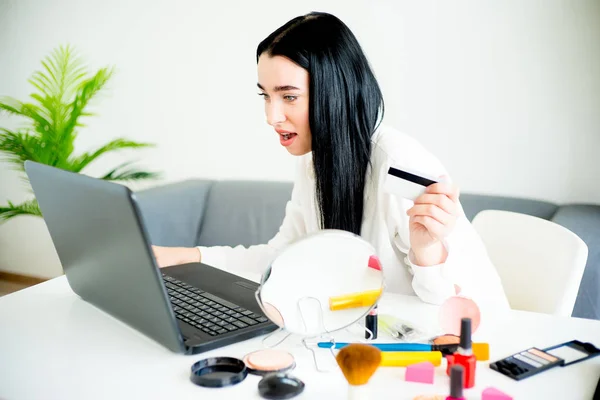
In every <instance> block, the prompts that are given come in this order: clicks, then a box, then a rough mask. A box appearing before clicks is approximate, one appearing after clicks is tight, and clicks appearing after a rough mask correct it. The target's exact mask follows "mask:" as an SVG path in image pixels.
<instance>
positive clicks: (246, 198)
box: [136, 180, 600, 319]
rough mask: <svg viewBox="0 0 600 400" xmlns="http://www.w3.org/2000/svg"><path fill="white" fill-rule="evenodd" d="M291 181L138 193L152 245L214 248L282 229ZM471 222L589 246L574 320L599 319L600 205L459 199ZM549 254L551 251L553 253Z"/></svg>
mask: <svg viewBox="0 0 600 400" xmlns="http://www.w3.org/2000/svg"><path fill="white" fill-rule="evenodd" d="M291 193H292V183H291V182H266V181H210V180H189V181H184V182H178V183H173V184H169V185H164V186H160V187H156V188H152V189H148V190H143V191H139V192H136V197H137V198H138V204H139V206H140V209H141V211H142V215H143V219H144V222H145V226H146V228H147V231H148V234H149V236H150V240H151V242H152V244H155V245H159V246H183V247H192V246H196V245H202V246H215V245H227V246H236V245H238V244H241V245H244V246H250V245H253V244H261V243H266V242H268V241H269V239H271V238H272V237H273V236H274V235H275V234H276V233H277V231H278V230H279V226H280V225H281V222H282V220H283V217H284V214H285V206H286V202H287V201H288V200H289V199H290V197H291ZM460 199H461V203H462V205H463V209H464V211H465V214H466V216H467V218H468V219H469V220H470V221H472V220H473V217H475V215H476V214H477V213H478V212H480V211H482V210H488V209H496V210H507V211H515V212H520V213H523V214H529V215H533V216H536V217H540V218H544V219H547V220H551V221H554V222H556V223H558V224H560V225H563V226H565V227H566V228H567V229H570V230H571V231H573V232H574V233H575V234H577V235H578V236H579V237H581V239H582V240H583V241H584V242H585V243H586V244H587V245H588V249H589V255H588V262H587V265H586V269H585V272H584V275H583V280H582V284H581V287H580V290H579V295H578V297H577V302H576V303H575V309H574V311H573V316H578V317H584V318H594V319H600V206H593V205H562V206H558V205H556V204H552V203H549V202H544V201H539V200H530V199H519V198H511V197H501V196H487V195H480V194H470V193H464V194H461V197H460ZM549 251H551V249H549Z"/></svg>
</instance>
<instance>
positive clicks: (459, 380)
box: [446, 364, 465, 400]
mask: <svg viewBox="0 0 600 400" xmlns="http://www.w3.org/2000/svg"><path fill="white" fill-rule="evenodd" d="M463 375H464V368H463V366H462V365H459V364H456V365H453V366H452V368H451V369H450V396H448V397H446V400H465V398H464V397H463Z"/></svg>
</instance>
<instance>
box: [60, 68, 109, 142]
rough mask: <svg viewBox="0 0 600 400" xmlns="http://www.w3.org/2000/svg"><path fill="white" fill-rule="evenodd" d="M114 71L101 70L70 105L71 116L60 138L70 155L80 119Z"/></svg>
mask: <svg viewBox="0 0 600 400" xmlns="http://www.w3.org/2000/svg"><path fill="white" fill-rule="evenodd" d="M112 74H113V71H112V70H111V69H108V68H101V69H99V70H98V72H96V75H94V76H93V77H92V78H90V79H88V80H85V81H83V82H82V83H81V84H80V86H79V88H78V89H77V94H76V96H75V100H73V102H72V103H71V104H70V105H69V108H68V109H69V112H70V114H69V116H68V120H67V121H66V123H65V125H64V127H63V129H62V132H61V134H60V137H59V138H58V139H59V140H60V141H61V142H63V143H65V146H66V147H67V148H68V149H69V150H70V151H69V154H70V153H71V152H73V146H74V140H75V135H74V134H73V132H74V129H75V127H76V126H78V125H80V124H79V123H78V120H79V118H80V117H81V116H82V114H83V113H84V110H85V108H86V107H87V105H88V103H89V102H90V100H91V99H92V98H93V97H94V96H95V95H96V93H98V92H99V91H100V90H102V88H103V87H104V85H106V82H107V81H108V80H109V79H110V77H111V76H112Z"/></svg>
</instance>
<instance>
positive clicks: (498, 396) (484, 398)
mask: <svg viewBox="0 0 600 400" xmlns="http://www.w3.org/2000/svg"><path fill="white" fill-rule="evenodd" d="M481 400H512V397H511V396H509V395H507V394H506V393H503V392H501V391H499V390H498V389H496V388H493V387H489V388H487V389H485V390H484V391H483V392H481Z"/></svg>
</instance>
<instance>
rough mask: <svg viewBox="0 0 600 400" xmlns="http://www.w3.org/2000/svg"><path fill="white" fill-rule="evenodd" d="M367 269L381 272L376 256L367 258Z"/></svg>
mask: <svg viewBox="0 0 600 400" xmlns="http://www.w3.org/2000/svg"><path fill="white" fill-rule="evenodd" d="M369 268H373V269H376V270H377V271H381V262H380V261H379V258H378V257H377V256H371V257H369Z"/></svg>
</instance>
